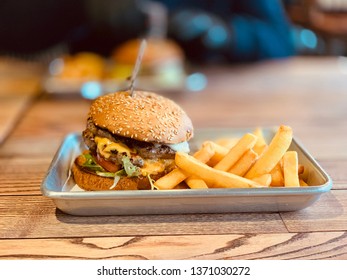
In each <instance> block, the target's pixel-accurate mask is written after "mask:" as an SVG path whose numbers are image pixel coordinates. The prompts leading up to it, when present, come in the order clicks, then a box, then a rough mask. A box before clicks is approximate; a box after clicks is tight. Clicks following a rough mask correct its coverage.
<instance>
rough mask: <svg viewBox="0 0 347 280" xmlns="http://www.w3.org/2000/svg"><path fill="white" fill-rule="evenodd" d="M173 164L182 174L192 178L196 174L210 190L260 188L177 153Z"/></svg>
mask: <svg viewBox="0 0 347 280" xmlns="http://www.w3.org/2000/svg"><path fill="white" fill-rule="evenodd" d="M175 162H176V165H177V166H178V167H179V168H181V169H182V170H184V172H187V173H189V174H191V175H194V176H196V175H197V174H198V176H199V177H200V178H201V179H203V180H204V181H205V182H206V184H207V185H208V186H209V187H212V188H250V187H260V185H259V184H257V183H256V182H254V181H252V180H248V179H245V178H243V177H240V176H237V175H234V174H231V173H228V172H224V171H221V170H217V169H214V168H212V167H210V166H208V165H207V164H204V163H202V162H201V161H199V160H197V159H196V158H194V157H192V156H190V155H188V154H186V153H182V152H177V153H176V156H175Z"/></svg>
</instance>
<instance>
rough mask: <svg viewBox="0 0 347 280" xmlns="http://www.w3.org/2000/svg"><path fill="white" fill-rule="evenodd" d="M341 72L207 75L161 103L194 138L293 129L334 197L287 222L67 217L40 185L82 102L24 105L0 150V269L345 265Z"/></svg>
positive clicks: (346, 154)
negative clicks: (229, 262) (188, 262)
mask: <svg viewBox="0 0 347 280" xmlns="http://www.w3.org/2000/svg"><path fill="white" fill-rule="evenodd" d="M346 67H347V66H346V62H345V61H343V59H342V58H340V59H339V58H334V57H332V58H309V57H306V58H300V57H298V58H293V59H290V60H284V61H273V62H263V63H259V64H253V65H245V66H242V65H241V66H225V67H222V66H219V67H210V68H207V67H206V68H203V69H202V70H200V71H202V72H203V73H205V74H206V75H207V77H208V86H207V88H206V89H205V90H203V91H201V92H195V93H194V92H181V93H175V94H170V97H171V98H172V99H174V100H176V101H177V102H178V103H179V104H181V105H182V106H183V108H184V109H185V110H186V111H187V113H188V114H189V115H190V117H191V118H192V121H193V123H194V124H195V127H245V126H250V127H253V126H269V125H279V124H287V125H290V126H292V128H293V129H294V134H295V135H296V137H297V138H299V139H300V140H301V142H302V143H304V146H305V147H306V148H307V149H308V150H309V151H310V152H311V153H312V155H313V156H314V157H315V158H316V159H317V160H318V162H319V163H320V164H321V165H322V166H323V168H324V169H326V171H327V172H328V173H329V174H330V175H331V177H332V179H333V181H334V185H333V188H332V190H331V191H330V192H329V193H327V194H324V195H323V196H322V197H321V198H320V200H319V201H317V202H316V203H315V204H313V205H312V206H311V207H309V208H306V209H304V210H302V211H297V212H286V213H284V212H283V213H282V212H281V213H230V214H196V215H194V214H189V215H150V216H99V217H77V216H70V215H67V214H64V213H62V212H61V211H59V210H57V209H56V207H55V205H54V203H53V202H52V201H51V200H50V199H48V198H46V197H43V196H42V195H41V193H40V184H41V181H42V179H43V176H44V175H45V173H46V171H47V168H48V166H49V164H50V162H51V160H52V157H53V155H54V154H55V152H56V151H57V149H58V146H59V144H60V143H61V141H62V139H63V138H64V136H65V135H66V134H67V133H69V132H72V131H82V130H83V129H84V126H85V121H86V114H87V112H88V106H89V102H88V101H85V100H82V99H80V98H58V97H56V96H47V95H40V96H39V97H37V95H35V94H34V95H31V96H36V97H35V98H31V99H30V100H31V102H30V103H29V104H30V105H29V106H28V107H27V109H26V110H25V111H23V112H22V113H21V118H20V121H19V122H11V129H6V131H7V132H6V133H7V135H6V137H3V139H4V140H3V142H2V144H1V145H0V259H347V172H346V170H347V168H346V167H347V74H346ZM13 75H15V74H13ZM11 77H12V78H11V79H12V82H14V83H15V80H16V79H15V78H13V76H11ZM14 77H15V76H14ZM0 78H1V79H4V78H3V77H0ZM18 79H19V78H18ZM26 89H27V88H24V89H23V92H24V91H25V90H26ZM8 90H9V91H10V90H11V88H10V87H9V89H8ZM9 93H10V92H9ZM23 98H24V97H23ZM25 98H28V97H25ZM3 100H4V97H1V95H0V102H1V107H2V106H3V104H4V103H3ZM2 109H3V107H2ZM4 112H6V114H7V115H5V116H3V114H5V113H3V112H1V114H0V117H1V118H2V119H6V120H8V119H9V118H11V117H12V118H13V114H12V115H11V111H10V110H4ZM0 123H1V121H0Z"/></svg>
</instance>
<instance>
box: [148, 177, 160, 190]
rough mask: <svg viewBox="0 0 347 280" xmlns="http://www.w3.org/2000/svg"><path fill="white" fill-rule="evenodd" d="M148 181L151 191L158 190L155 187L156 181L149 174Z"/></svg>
mask: <svg viewBox="0 0 347 280" xmlns="http://www.w3.org/2000/svg"><path fill="white" fill-rule="evenodd" d="M147 178H148V181H149V183H150V184H151V190H152V191H153V190H158V187H157V186H156V185H154V183H155V181H154V180H153V179H152V178H151V176H150V175H149V174H148V175H147Z"/></svg>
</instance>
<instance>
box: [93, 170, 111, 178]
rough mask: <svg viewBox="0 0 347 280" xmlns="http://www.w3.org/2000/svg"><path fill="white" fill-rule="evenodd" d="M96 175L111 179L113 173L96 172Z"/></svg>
mask: <svg viewBox="0 0 347 280" xmlns="http://www.w3.org/2000/svg"><path fill="white" fill-rule="evenodd" d="M96 174H97V175H99V176H101V177H108V178H113V177H114V176H115V173H113V172H100V171H96Z"/></svg>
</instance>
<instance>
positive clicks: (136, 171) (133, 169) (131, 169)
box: [122, 156, 141, 177]
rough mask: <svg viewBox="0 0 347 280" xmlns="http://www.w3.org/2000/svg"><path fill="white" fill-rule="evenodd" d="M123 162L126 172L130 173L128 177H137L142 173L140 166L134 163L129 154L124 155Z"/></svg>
mask: <svg viewBox="0 0 347 280" xmlns="http://www.w3.org/2000/svg"><path fill="white" fill-rule="evenodd" d="M122 162H123V167H124V170H125V172H126V174H127V175H128V177H136V176H139V175H141V170H140V168H139V167H137V166H135V165H133V164H132V162H131V161H130V158H128V157H127V156H123V157H122Z"/></svg>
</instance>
